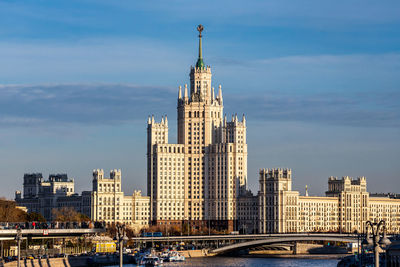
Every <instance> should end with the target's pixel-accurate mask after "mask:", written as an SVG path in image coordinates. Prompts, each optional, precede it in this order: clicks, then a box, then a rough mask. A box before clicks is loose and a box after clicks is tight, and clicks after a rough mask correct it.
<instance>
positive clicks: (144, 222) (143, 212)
mask: <svg viewBox="0 0 400 267" xmlns="http://www.w3.org/2000/svg"><path fill="white" fill-rule="evenodd" d="M149 219H150V197H149V196H142V191H140V190H138V191H136V190H135V191H134V192H133V195H132V227H133V228H134V230H135V231H139V230H140V229H143V228H147V227H148V226H149Z"/></svg>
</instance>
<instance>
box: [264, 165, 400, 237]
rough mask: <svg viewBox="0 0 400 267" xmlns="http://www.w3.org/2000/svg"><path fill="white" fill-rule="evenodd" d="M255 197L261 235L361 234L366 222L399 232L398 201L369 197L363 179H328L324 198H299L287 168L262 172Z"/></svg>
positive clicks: (399, 205) (389, 231) (346, 177)
mask: <svg viewBox="0 0 400 267" xmlns="http://www.w3.org/2000/svg"><path fill="white" fill-rule="evenodd" d="M258 197H259V215H260V220H259V229H260V232H261V233H285V232H347V233H350V232H362V231H363V230H364V227H365V224H366V222H367V221H368V220H370V221H379V220H385V221H386V227H387V231H388V233H400V199H396V198H389V197H371V196H370V195H369V193H368V192H367V181H366V178H365V177H358V178H357V179H352V178H351V177H348V176H345V177H343V178H341V179H338V178H336V177H329V179H328V191H327V192H326V196H325V197H321V196H308V194H306V196H300V194H299V192H298V191H294V190H292V171H291V170H290V169H261V170H260V192H259V196H258Z"/></svg>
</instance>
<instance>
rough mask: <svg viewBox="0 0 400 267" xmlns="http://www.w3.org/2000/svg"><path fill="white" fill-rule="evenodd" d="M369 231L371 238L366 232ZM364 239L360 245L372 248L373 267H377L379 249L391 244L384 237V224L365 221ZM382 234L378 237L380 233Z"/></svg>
mask: <svg viewBox="0 0 400 267" xmlns="http://www.w3.org/2000/svg"><path fill="white" fill-rule="evenodd" d="M369 229H371V234H372V238H371V236H370V233H369V232H368V230H369ZM365 230H366V237H365V239H364V240H363V242H362V245H368V246H373V247H374V257H375V267H379V247H382V248H385V247H387V246H389V245H390V244H391V242H390V240H389V238H387V237H386V222H385V221H384V220H381V221H380V222H379V223H376V222H371V221H367V223H366V227H365ZM381 230H382V232H383V235H382V237H381V238H380V239H379V241H378V238H379V237H380V232H381Z"/></svg>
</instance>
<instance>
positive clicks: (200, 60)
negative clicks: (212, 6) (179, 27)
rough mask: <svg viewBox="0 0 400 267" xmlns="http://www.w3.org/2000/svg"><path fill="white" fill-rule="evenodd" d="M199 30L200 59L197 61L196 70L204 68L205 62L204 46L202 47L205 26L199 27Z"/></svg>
mask: <svg viewBox="0 0 400 267" xmlns="http://www.w3.org/2000/svg"><path fill="white" fill-rule="evenodd" d="M197 30H198V31H199V58H198V59H197V63H196V68H200V69H202V68H204V62H203V52H202V45H201V37H202V35H201V32H202V31H203V30H204V27H203V25H201V24H200V25H199V26H197Z"/></svg>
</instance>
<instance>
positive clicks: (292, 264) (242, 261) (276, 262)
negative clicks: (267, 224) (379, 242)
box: [124, 257, 339, 267]
mask: <svg viewBox="0 0 400 267" xmlns="http://www.w3.org/2000/svg"><path fill="white" fill-rule="evenodd" d="M338 262H339V260H338V259H294V258H238V257H203V258H189V259H187V260H186V261H185V262H179V263H178V262H175V263H164V264H163V266H207V267H211V266H215V267H217V266H218V267H220V266H221V267H225V266H237V267H239V266H240V267H248V266H249V267H250V266H251V267H256V266H267V267H268V266H276V267H309V266H310V267H313V266H324V267H336V266H337V263H338ZM124 266H127V267H128V266H132V267H133V266H136V265H129V264H127V265H124Z"/></svg>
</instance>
